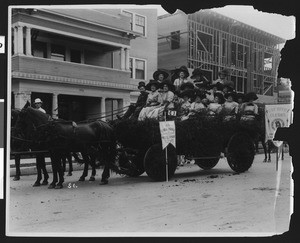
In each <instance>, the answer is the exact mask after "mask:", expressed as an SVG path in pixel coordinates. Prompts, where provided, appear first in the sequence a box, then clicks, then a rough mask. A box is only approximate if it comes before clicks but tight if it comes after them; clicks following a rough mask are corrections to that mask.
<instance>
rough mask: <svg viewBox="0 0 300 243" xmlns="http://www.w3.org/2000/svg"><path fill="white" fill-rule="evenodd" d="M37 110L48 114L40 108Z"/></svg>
mask: <svg viewBox="0 0 300 243" xmlns="http://www.w3.org/2000/svg"><path fill="white" fill-rule="evenodd" d="M37 110H39V111H41V112H43V113H46V111H45V110H44V109H43V108H42V107H40V108H38V109H37Z"/></svg>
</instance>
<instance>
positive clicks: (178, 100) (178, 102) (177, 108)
mask: <svg viewBox="0 0 300 243" xmlns="http://www.w3.org/2000/svg"><path fill="white" fill-rule="evenodd" d="M183 103H184V100H183V99H182V98H181V97H180V92H179V91H174V98H173V104H174V110H175V111H176V113H177V116H178V117H180V116H181V113H180V112H181V105H182V104H183Z"/></svg>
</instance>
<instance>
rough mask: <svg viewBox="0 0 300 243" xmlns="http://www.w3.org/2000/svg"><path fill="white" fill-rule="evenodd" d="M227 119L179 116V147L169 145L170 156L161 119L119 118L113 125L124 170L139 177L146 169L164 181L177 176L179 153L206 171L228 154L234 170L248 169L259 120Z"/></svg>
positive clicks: (148, 173) (252, 157)
mask: <svg viewBox="0 0 300 243" xmlns="http://www.w3.org/2000/svg"><path fill="white" fill-rule="evenodd" d="M227 118H228V117H227ZM227 118H225V117H224V116H223V115H222V114H220V115H215V116H209V115H205V114H204V115H202V116H199V117H197V118H194V119H187V120H184V121H177V120H176V119H175V121H174V122H175V134H176V147H174V146H173V145H171V144H169V145H168V146H167V156H166V153H165V150H163V149H162V140H161V133H160V128H159V121H158V120H155V119H146V120H143V121H137V120H133V119H124V120H119V121H116V122H115V124H114V125H113V126H114V131H115V134H116V139H117V142H118V143H119V153H118V154H119V158H118V163H119V166H120V167H122V166H126V167H127V171H126V172H124V173H126V174H127V175H129V176H139V175H141V174H143V173H144V172H145V171H146V173H147V175H148V176H149V177H150V178H151V179H153V180H155V181H163V180H166V179H170V178H172V176H173V175H174V173H175V170H176V168H177V166H178V161H177V157H178V155H184V156H185V158H189V159H193V160H194V161H195V164H197V165H198V166H199V167H200V168H202V169H204V170H209V169H212V168H213V167H215V166H216V165H217V163H218V161H219V159H220V158H221V157H223V156H225V157H226V158H227V161H228V164H229V166H230V168H231V169H232V170H234V171H235V172H238V173H242V172H245V171H247V170H248V169H249V168H250V167H251V165H252V163H253V160H254V155H255V146H254V141H255V140H256V139H257V136H258V133H259V124H258V122H257V121H256V120H249V121H245V122H243V123H242V122H241V121H240V120H239V119H236V118H235V117H232V119H227ZM120 151H123V152H120ZM166 158H167V159H166ZM166 160H167V161H166ZM166 162H167V164H168V167H166ZM166 168H168V171H166V170H167V169H166ZM166 172H168V173H166ZM167 175H168V178H167Z"/></svg>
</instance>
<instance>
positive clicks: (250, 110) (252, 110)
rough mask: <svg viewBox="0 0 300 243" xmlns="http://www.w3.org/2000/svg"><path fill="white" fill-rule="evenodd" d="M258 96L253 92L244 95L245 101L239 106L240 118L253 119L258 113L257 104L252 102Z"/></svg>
mask: <svg viewBox="0 0 300 243" xmlns="http://www.w3.org/2000/svg"><path fill="white" fill-rule="evenodd" d="M257 99H258V97H257V95H256V94H255V93H254V92H250V93H248V94H246V95H245V100H246V102H245V103H243V104H242V106H241V115H242V116H241V120H249V119H251V120H254V119H255V117H256V116H257V115H258V106H257V105H256V104H255V103H254V101H255V100H257Z"/></svg>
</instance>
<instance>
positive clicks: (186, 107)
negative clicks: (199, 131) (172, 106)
mask: <svg viewBox="0 0 300 243" xmlns="http://www.w3.org/2000/svg"><path fill="white" fill-rule="evenodd" d="M194 95H195V91H194V90H192V89H187V90H184V91H182V92H181V93H180V94H179V97H181V98H182V99H183V102H182V104H181V107H180V109H179V112H178V113H179V114H178V117H180V119H181V120H182V121H183V120H186V119H188V118H189V117H188V114H189V112H190V108H191V102H190V100H191V99H193V98H194Z"/></svg>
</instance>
